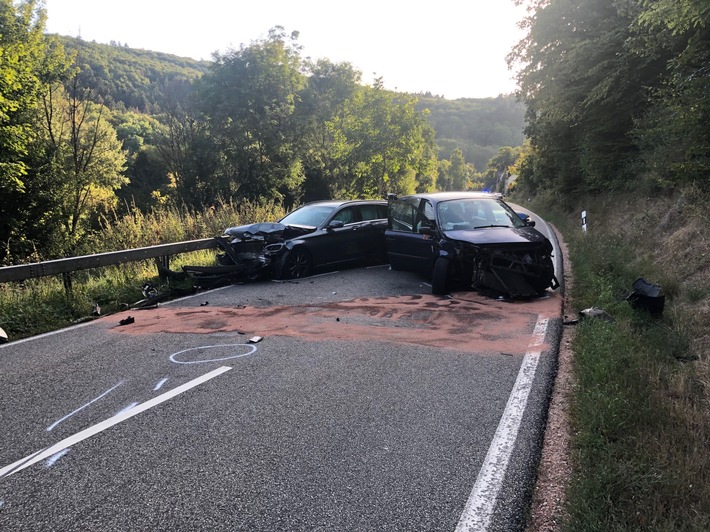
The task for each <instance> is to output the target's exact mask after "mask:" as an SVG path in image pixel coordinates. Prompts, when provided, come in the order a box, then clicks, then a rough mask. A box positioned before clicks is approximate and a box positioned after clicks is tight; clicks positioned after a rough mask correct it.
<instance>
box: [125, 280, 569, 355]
mask: <svg viewBox="0 0 710 532" xmlns="http://www.w3.org/2000/svg"><path fill="white" fill-rule="evenodd" d="M124 314H126V315H128V313H127V312H125V313H122V314H118V315H114V316H112V318H113V319H115V320H116V322H117V323H118V320H120V319H122V318H123V317H124ZM559 315H560V300H559V295H558V294H550V295H549V296H548V297H544V298H540V299H533V300H525V301H506V300H495V299H489V298H486V297H484V296H481V295H479V294H476V293H472V292H456V293H454V294H452V297H450V298H442V297H439V296H433V295H413V296H412V295H408V296H396V297H377V298H372V297H371V298H361V299H353V300H349V301H336V302H325V303H316V304H313V303H311V304H306V305H288V306H272V307H248V306H247V307H243V306H241V305H240V306H239V307H238V308H234V307H209V308H208V307H181V308H170V307H160V308H157V309H153V310H146V311H144V312H141V313H140V314H138V315H136V320H135V323H133V324H131V325H129V326H115V327H113V329H112V330H113V331H114V332H116V333H118V334H133V335H136V334H156V333H176V334H179V333H187V334H209V333H216V332H221V333H225V332H241V333H245V334H246V335H258V336H264V337H269V336H289V337H297V338H301V339H305V340H308V341H323V340H329V341H330V340H347V341H378V342H393V343H401V344H410V345H420V346H422V345H423V346H430V347H438V348H444V349H452V350H456V351H464V352H472V353H473V352H475V353H496V354H497V353H500V352H501V350H504V351H506V353H509V354H519V355H524V354H525V351H526V349H527V346H528V344H529V339H530V332H531V331H532V329H533V327H534V326H535V323H536V321H537V320H538V318H554V317H559Z"/></svg>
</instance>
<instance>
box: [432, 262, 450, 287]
mask: <svg viewBox="0 0 710 532" xmlns="http://www.w3.org/2000/svg"><path fill="white" fill-rule="evenodd" d="M450 266H451V261H450V260H449V259H447V258H444V257H439V258H438V259H436V262H435V263H434V271H433V272H432V274H431V293H432V294H434V295H439V296H443V295H444V294H448V293H449V269H450Z"/></svg>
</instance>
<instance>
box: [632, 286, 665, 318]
mask: <svg viewBox="0 0 710 532" xmlns="http://www.w3.org/2000/svg"><path fill="white" fill-rule="evenodd" d="M632 288H633V291H632V292H631V293H630V294H629V295H628V296H627V297H626V301H628V302H629V304H630V305H631V306H632V307H633V308H635V309H637V310H647V311H648V312H650V313H651V314H653V315H660V314H663V307H664V304H665V300H666V297H665V296H664V295H663V294H662V293H661V287H660V286H658V285H655V284H651V283H649V282H648V281H646V280H645V279H643V278H641V277H639V278H638V279H636V280H635V281H634V283H633V285H632Z"/></svg>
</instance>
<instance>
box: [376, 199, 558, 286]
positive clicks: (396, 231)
mask: <svg viewBox="0 0 710 532" xmlns="http://www.w3.org/2000/svg"><path fill="white" fill-rule="evenodd" d="M525 216H526V215H522V216H521V215H519V214H517V213H516V212H515V211H513V209H512V208H511V207H510V206H509V205H508V204H506V203H505V202H504V201H503V200H502V199H501V198H500V197H497V196H496V195H494V194H488V193H483V192H439V193H433V194H416V195H412V196H406V197H402V198H394V197H393V198H391V199H390V203H389V218H388V228H387V231H386V233H385V237H386V241H387V251H388V257H389V261H390V265H391V267H392V269H393V270H409V271H417V272H420V273H422V274H424V275H427V276H429V277H430V278H431V281H432V293H434V294H446V293H448V292H449V291H450V290H451V289H454V288H458V287H461V288H463V289H468V288H473V289H479V290H486V291H490V292H493V293H497V294H502V295H504V296H507V297H514V298H516V297H530V296H537V295H541V294H543V293H545V292H546V291H547V289H548V288H550V289H553V290H554V289H555V288H557V287H558V286H559V283H558V281H557V279H556V277H555V272H554V264H553V261H552V244H551V243H550V241H549V240H548V239H547V238H546V237H545V236H544V235H543V234H542V233H540V232H539V231H538V230H537V229H535V228H534V225H535V222H533V221H530V220H529V219H526V220H524V219H523V217H525Z"/></svg>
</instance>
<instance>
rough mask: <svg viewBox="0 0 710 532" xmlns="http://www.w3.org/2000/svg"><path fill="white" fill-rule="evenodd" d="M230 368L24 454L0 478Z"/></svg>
mask: <svg viewBox="0 0 710 532" xmlns="http://www.w3.org/2000/svg"><path fill="white" fill-rule="evenodd" d="M230 369H232V368H231V367H230V366H222V367H221V368H217V369H215V370H213V371H210V372H209V373H205V374H204V375H202V376H201V377H198V378H196V379H193V380H191V381H189V382H186V383H185V384H182V385H181V386H178V387H177V388H175V389H173V390H170V391H169V392H165V393H164V394H162V395H159V396H158V397H154V398H153V399H150V400H149V401H146V402H145V403H141V404H139V405H138V406H135V407H134V408H131V409H130V410H127V411H125V412H123V413H122V414H118V415H115V416H113V417H111V418H109V419H106V420H104V421H102V422H101V423H97V424H96V425H94V426H92V427H89V428H88V429H84V430H82V431H81V432H78V433H76V434H74V435H73V436H69V437H68V438H65V439H63V440H62V441H60V442H59V443H55V444H54V445H52V446H51V447H48V448H46V449H43V450H41V451H37V452H36V453H34V454H31V455H29V456H26V457H25V458H22V459H20V460H18V461H17V462H14V463H12V464H10V465H7V466H5V467H3V468H2V469H0V478H4V477H9V476H10V475H12V474H14V473H17V472H18V471H22V470H23V469H25V468H27V467H29V466H31V465H33V464H36V463H37V462H40V461H41V460H44V459H45V458H49V457H50V456H52V455H55V454H57V453H58V452H60V451H63V450H64V449H67V448H68V447H71V446H72V445H75V444H77V443H79V442H81V441H84V440H86V439H87V438H90V437H91V436H94V435H95V434H98V433H99V432H102V431H104V430H106V429H108V428H111V427H113V426H114V425H117V424H119V423H121V422H123V421H126V420H127V419H130V418H132V417H133V416H137V415H138V414H140V413H141V412H145V411H146V410H149V409H150V408H153V407H154V406H158V405H159V404H161V403H164V402H165V401H167V400H169V399H172V398H173V397H175V396H177V395H180V394H181V393H183V392H186V391H188V390H190V389H191V388H194V387H195V386H199V385H200V384H202V383H204V382H207V381H208V380H210V379H213V378H215V377H217V376H219V375H221V374H222V373H225V372H227V371H229V370H230Z"/></svg>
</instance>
